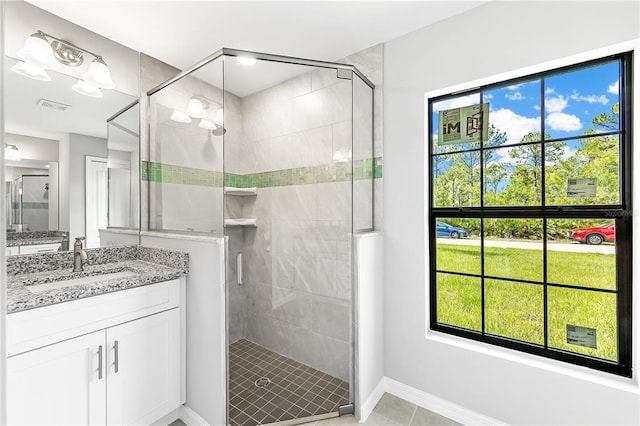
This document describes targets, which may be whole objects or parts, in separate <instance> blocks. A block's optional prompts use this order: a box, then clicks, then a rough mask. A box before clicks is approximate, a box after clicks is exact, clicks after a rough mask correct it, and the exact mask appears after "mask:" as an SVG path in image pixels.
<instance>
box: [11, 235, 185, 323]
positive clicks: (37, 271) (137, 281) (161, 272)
mask: <svg viewBox="0 0 640 426" xmlns="http://www.w3.org/2000/svg"><path fill="white" fill-rule="evenodd" d="M86 252H87V257H88V259H87V260H86V261H85V266H84V268H83V269H84V270H83V271H82V272H72V267H71V265H72V262H73V253H72V252H59V253H45V254H34V255H24V256H20V255H19V256H11V257H9V258H7V313H9V314H11V313H14V312H19V311H24V310H28V309H34V308H39V307H43V306H48V305H53V304H57V303H63V302H68V301H72V300H77V299H82V298H85V297H91V296H97V295H100V294H105V293H110V292H113V291H120V290H126V289H129V288H134V287H140V286H144V285H148V284H154V283H158V282H162V281H169V280H173V279H176V278H180V277H182V276H184V275H186V274H187V273H188V271H189V267H188V262H189V258H188V254H186V253H182V252H177V251H172V250H166V249H157V248H151V247H143V246H125V247H109V248H101V249H87V250H86ZM114 273H117V274H118V275H115V276H114V275H112V276H111V277H109V276H106V275H105V277H104V279H100V278H98V277H100V276H101V275H103V274H114ZM87 277H96V279H91V280H88V281H89V282H83V283H81V284H77V281H76V283H71V282H69V284H70V285H69V286H65V285H64V284H62V283H63V282H64V281H66V280H75V279H79V278H82V279H83V280H84V281H87V280H86V278H87Z"/></svg>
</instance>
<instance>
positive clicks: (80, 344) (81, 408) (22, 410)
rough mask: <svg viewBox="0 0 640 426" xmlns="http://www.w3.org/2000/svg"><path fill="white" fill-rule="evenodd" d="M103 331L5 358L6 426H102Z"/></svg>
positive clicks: (103, 398)
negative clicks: (99, 350)
mask: <svg viewBox="0 0 640 426" xmlns="http://www.w3.org/2000/svg"><path fill="white" fill-rule="evenodd" d="M101 345H102V346H103V347H104V331H99V332H95V333H90V334H87V335H84V336H80V337H76V338H74V339H69V340H66V341H64V342H60V343H56V344H54V345H50V346H45V347H44V348H40V349H35V350H32V351H29V352H25V353H23V354H20V355H16V356H13V357H10V358H8V359H7V370H6V374H7V390H8V392H7V424H10V425H54V424H55V425H71V424H77V425H80V424H87V425H99V424H105V419H106V405H105V401H106V389H107V388H106V386H105V380H104V377H103V378H102V379H99V378H98V369H99V367H98V366H99V356H98V348H99V347H100V346H101Z"/></svg>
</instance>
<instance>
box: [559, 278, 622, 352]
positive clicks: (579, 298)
mask: <svg viewBox="0 0 640 426" xmlns="http://www.w3.org/2000/svg"><path fill="white" fill-rule="evenodd" d="M547 300H548V320H549V331H548V333H549V346H550V347H553V348H557V349H563V350H567V351H571V352H576V353H579V354H585V355H592V356H595V357H598V358H604V359H609V360H613V361H617V359H618V356H617V353H618V346H617V341H618V330H617V325H616V295H615V294H612V293H601V292H597V291H591V290H578V289H569V288H557V287H549V289H548V292H547ZM568 327H569V328H568Z"/></svg>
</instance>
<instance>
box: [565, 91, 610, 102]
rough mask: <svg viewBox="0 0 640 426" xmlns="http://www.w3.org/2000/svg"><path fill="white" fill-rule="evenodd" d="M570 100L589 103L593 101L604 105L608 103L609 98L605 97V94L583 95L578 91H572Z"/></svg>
mask: <svg viewBox="0 0 640 426" xmlns="http://www.w3.org/2000/svg"><path fill="white" fill-rule="evenodd" d="M569 97H570V98H571V99H572V100H574V101H578V102H588V103H590V104H595V103H599V104H602V105H606V104H608V103H609V98H607V97H606V96H605V95H600V96H596V95H589V96H584V95H581V94H580V93H578V92H575V91H574V92H573V94H572V95H571V96H569Z"/></svg>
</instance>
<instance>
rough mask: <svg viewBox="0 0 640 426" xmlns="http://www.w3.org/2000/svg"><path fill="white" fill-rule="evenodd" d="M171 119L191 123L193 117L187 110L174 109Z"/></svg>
mask: <svg viewBox="0 0 640 426" xmlns="http://www.w3.org/2000/svg"><path fill="white" fill-rule="evenodd" d="M171 119H172V120H173V121H177V122H178V123H191V117H189V115H188V114H187V113H186V112H182V111H178V110H177V109H174V110H173V114H171Z"/></svg>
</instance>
